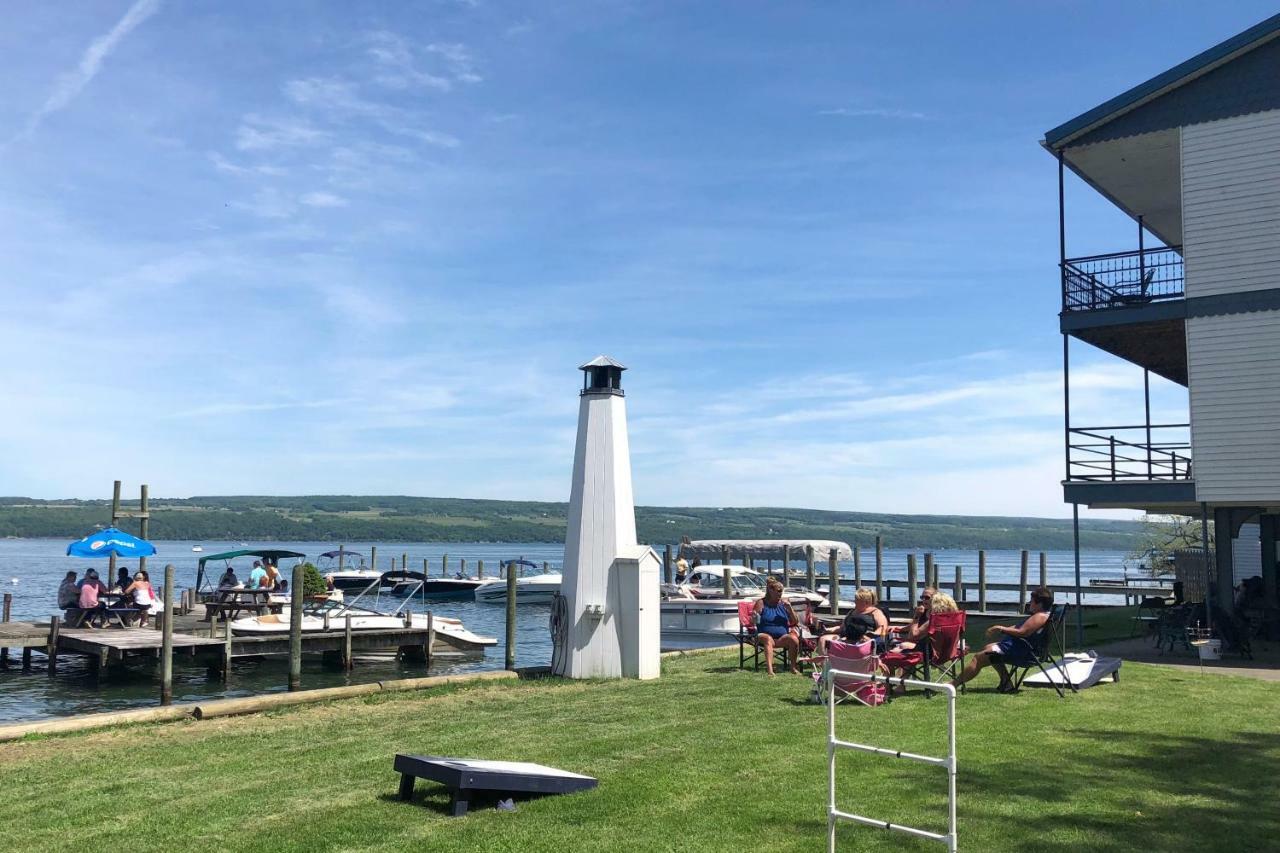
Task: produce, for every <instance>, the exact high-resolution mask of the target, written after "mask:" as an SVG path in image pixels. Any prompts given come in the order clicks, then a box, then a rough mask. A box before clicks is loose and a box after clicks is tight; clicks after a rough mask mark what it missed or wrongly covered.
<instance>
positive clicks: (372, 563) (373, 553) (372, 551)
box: [369, 545, 378, 571]
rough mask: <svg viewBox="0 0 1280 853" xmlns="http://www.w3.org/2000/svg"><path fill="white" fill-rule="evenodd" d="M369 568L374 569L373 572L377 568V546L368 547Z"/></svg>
mask: <svg viewBox="0 0 1280 853" xmlns="http://www.w3.org/2000/svg"><path fill="white" fill-rule="evenodd" d="M369 568H371V569H374V570H375V571H376V570H377V568H378V546H377V545H370V546H369Z"/></svg>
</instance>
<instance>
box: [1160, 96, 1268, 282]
mask: <svg viewBox="0 0 1280 853" xmlns="http://www.w3.org/2000/svg"><path fill="white" fill-rule="evenodd" d="M1182 246H1183V258H1184V259H1185V264H1186V288H1187V296H1189V297H1190V296H1208V295H1211V294H1216V293H1232V292H1239V291H1246V290H1263V289H1266V288H1270V287H1280V110H1269V111H1267V112H1262V113H1254V114H1253V115H1247V116H1238V117H1236V118H1229V119H1223V120H1221V121H1211V122H1205V123H1204V124H1194V125H1188V126H1186V127H1184V128H1183V129H1182Z"/></svg>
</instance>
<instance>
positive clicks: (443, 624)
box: [231, 601, 498, 651]
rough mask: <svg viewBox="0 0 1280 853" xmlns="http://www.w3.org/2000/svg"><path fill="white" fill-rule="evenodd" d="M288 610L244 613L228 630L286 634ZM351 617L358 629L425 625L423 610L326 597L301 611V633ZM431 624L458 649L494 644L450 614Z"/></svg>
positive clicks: (334, 627)
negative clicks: (384, 609) (387, 610)
mask: <svg viewBox="0 0 1280 853" xmlns="http://www.w3.org/2000/svg"><path fill="white" fill-rule="evenodd" d="M291 615H292V614H291V613H290V611H289V609H288V608H285V609H284V610H283V611H282V612H280V613H269V614H266V615H262V616H246V617H243V618H240V619H236V620H234V621H232V622H231V633H232V634H233V635H236V636H244V637H269V636H279V635H287V634H288V633H289V628H290V624H289V623H290V616H291ZM348 616H349V617H351V630H352V632H357V631H392V630H396V629H400V628H419V629H425V628H427V627H428V617H427V614H425V613H401V612H393V613H383V612H380V611H377V610H371V609H368V608H364V607H355V606H352V605H349V604H342V603H340V602H335V601H325V602H322V603H320V604H318V605H316V606H310V607H307V608H305V609H304V610H303V613H302V620H301V621H302V633H303V634H318V633H324V632H326V631H344V630H346V621H347V617H348ZM430 627H431V628H432V629H434V630H435V632H436V638H437V639H438V640H441V641H443V642H444V643H445V644H446V645H449V646H451V647H453V648H454V649H456V650H458V651H477V650H483V649H484V648H486V647H488V646H493V645H496V644H497V642H498V641H497V639H496V638H494V637H484V636H481V635H479V634H476V633H474V632H473V631H470V630H468V629H467V628H466V627H465V626H464V625H463V624H462V620H460V619H455V618H453V617H450V616H441V615H439V614H432V616H431V619H430Z"/></svg>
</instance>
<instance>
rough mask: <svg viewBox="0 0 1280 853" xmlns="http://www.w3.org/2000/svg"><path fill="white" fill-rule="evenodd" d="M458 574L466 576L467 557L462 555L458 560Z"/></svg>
mask: <svg viewBox="0 0 1280 853" xmlns="http://www.w3.org/2000/svg"><path fill="white" fill-rule="evenodd" d="M458 574H460V575H462V576H463V577H464V578H465V577H466V576H467V558H466V557H463V558H462V559H461V560H459V561H458Z"/></svg>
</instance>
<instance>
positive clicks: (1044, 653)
mask: <svg viewBox="0 0 1280 853" xmlns="http://www.w3.org/2000/svg"><path fill="white" fill-rule="evenodd" d="M1066 618H1067V605H1065V604H1055V605H1053V608H1052V609H1051V610H1050V611H1049V618H1048V620H1047V621H1046V622H1045V623H1044V624H1043V625H1041V626H1040V630H1039V631H1036V632H1035V633H1034V634H1032V635H1031V636H1030V637H1014V638H1013V639H1014V641H1015V642H1018V643H1022V644H1023V645H1024V646H1025V647H1026V648H1025V650H1026V651H1028V652H1029V653H1030V656H1031V658H1032V661H1033V662H1032V663H1029V664H1012V663H1009V662H1008V661H1001V662H1002V663H1003V664H1004V666H1005V668H1006V669H1008V671H1009V679H1010V682H1011V683H1012V685H1013V691H1012V692H1017V691H1018V690H1019V689H1021V688H1022V682H1023V680H1025V679H1026V677H1027V676H1028V675H1029V674H1030V673H1031V668H1032V667H1033V666H1034V667H1036V668H1038V669H1039V670H1040V671H1041V672H1042V673H1044V677H1045V678H1047V679H1048V680H1049V683H1050V684H1052V685H1053V689H1054V690H1056V691H1058V696H1059V697H1061V698H1066V694H1065V693H1063V692H1062V684H1061V683H1059V682H1057V681H1054V680H1053V676H1051V675H1049V670H1047V669H1045V665H1046V664H1047V665H1048V666H1051V667H1053V668H1054V669H1055V670H1057V671H1058V673H1059V674H1060V675H1061V676H1062V681H1063V682H1065V683H1066V685H1067V686H1068V687H1070V688H1071V692H1072V693H1079V692H1080V690H1079V688H1077V687H1076V686H1075V684H1074V683H1073V682H1072V681H1071V676H1070V675H1068V674H1067V670H1066V667H1064V666H1063V665H1062V663H1061V657H1062V655H1063V649H1064V648H1065V643H1066V640H1065V638H1064V637H1063V636H1062V626H1063V623H1064V622H1065V621H1066ZM1055 639H1056V640H1057V641H1058V649H1059V653H1058V657H1054V654H1053V644H1054V640H1055Z"/></svg>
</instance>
